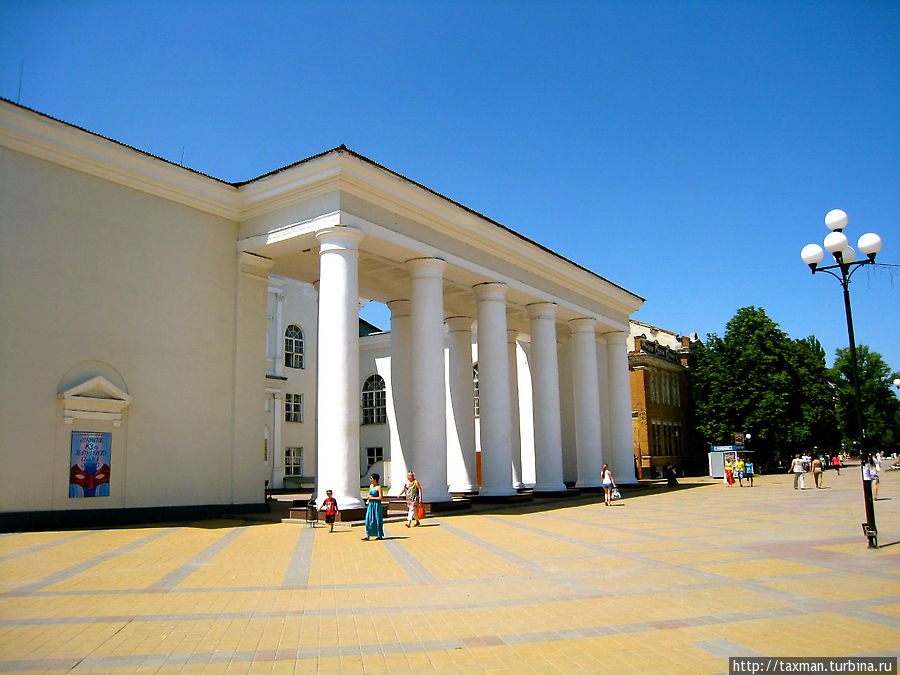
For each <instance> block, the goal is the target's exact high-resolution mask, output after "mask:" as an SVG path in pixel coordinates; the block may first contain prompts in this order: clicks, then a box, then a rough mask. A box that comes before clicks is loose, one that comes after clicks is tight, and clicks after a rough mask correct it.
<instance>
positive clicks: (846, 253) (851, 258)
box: [841, 246, 856, 263]
mask: <svg viewBox="0 0 900 675" xmlns="http://www.w3.org/2000/svg"><path fill="white" fill-rule="evenodd" d="M841 258H842V260H843V261H844V262H845V263H852V262H856V249H854V248H853V247H852V246H848V247H847V248H845V249H844V250H843V251H841Z"/></svg>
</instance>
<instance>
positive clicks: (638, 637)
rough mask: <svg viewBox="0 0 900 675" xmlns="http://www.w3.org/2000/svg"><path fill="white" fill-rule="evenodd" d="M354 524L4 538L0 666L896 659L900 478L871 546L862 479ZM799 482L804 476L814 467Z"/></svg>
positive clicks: (609, 666) (720, 667)
mask: <svg viewBox="0 0 900 675" xmlns="http://www.w3.org/2000/svg"><path fill="white" fill-rule="evenodd" d="M681 482H682V486H681V487H680V488H678V489H674V490H669V489H667V488H665V487H664V486H654V487H643V488H640V489H637V490H627V491H625V490H623V492H624V496H625V498H624V499H623V500H622V501H620V502H617V503H615V504H614V505H613V506H610V507H606V506H604V504H603V502H602V498H599V497H597V496H590V497H588V496H582V497H578V498H567V499H558V500H550V501H543V502H535V503H533V504H528V505H520V506H516V507H506V508H497V507H494V508H480V509H478V510H475V511H473V512H469V513H464V514H458V515H447V516H440V517H430V518H428V519H427V520H425V521H423V524H422V526H421V527H417V528H409V529H408V528H406V527H405V526H404V525H403V523H402V522H401V523H388V524H387V525H386V526H385V528H386V534H387V539H386V540H384V541H369V542H365V541H360V537H361V536H362V534H363V532H362V531H361V528H358V527H354V528H351V527H347V526H338V527H336V528H335V532H334V533H329V532H328V531H327V528H325V527H322V526H321V525H320V526H319V527H316V528H312V527H310V526H308V525H298V524H288V523H281V522H265V521H251V520H227V521H226V520H219V521H196V522H187V523H166V524H159V525H151V526H143V527H122V528H107V529H86V530H80V531H79V530H68V531H54V532H29V533H12V534H3V535H0V672H12V673H37V672H44V673H61V672H68V671H72V670H74V671H78V672H90V673H107V672H110V673H138V672H139V673H144V672H146V673H507V672H516V673H532V672H534V673H556V672H560V673H562V672H565V673H573V672H588V673H594V672H616V673H725V672H727V671H728V657H730V656H796V657H805V656H897V655H898V649H900V517H898V516H900V471H898V472H885V473H884V474H883V476H882V482H881V488H880V494H879V496H880V497H881V499H879V501H878V502H876V517H877V520H878V525H879V543H880V544H881V545H882V547H881V548H879V549H878V550H871V549H868V548H867V546H866V539H865V537H864V536H863V534H862V529H861V526H860V523H861V522H862V520H863V500H862V488H861V485H860V475H859V469H858V468H845V469H844V470H843V471H842V472H841V475H840V476H836V475H834V472H832V471H828V472H827V473H826V474H825V487H824V489H814V488H812V489H806V490H794V489H793V488H792V479H791V477H790V476H789V475H787V474H783V475H767V476H760V477H757V478H756V481H755V486H754V487H753V488H749V487H744V488H739V487H738V486H734V487H730V488H727V487H725V486H724V485H723V484H722V482H721V481H712V480H710V479H686V480H682V481H681ZM807 484H808V485H811V484H812V480H811V477H809V476H808V480H807Z"/></svg>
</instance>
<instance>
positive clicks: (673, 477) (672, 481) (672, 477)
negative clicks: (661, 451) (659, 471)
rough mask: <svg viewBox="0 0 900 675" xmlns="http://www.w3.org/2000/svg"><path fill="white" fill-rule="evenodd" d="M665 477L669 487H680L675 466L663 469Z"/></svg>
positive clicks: (667, 466) (667, 465)
mask: <svg viewBox="0 0 900 675" xmlns="http://www.w3.org/2000/svg"><path fill="white" fill-rule="evenodd" d="M663 475H664V476H665V478H666V483H667V485H668V486H669V487H678V478H677V474H676V473H675V467H674V466H672V465H671V464H666V468H665V469H663Z"/></svg>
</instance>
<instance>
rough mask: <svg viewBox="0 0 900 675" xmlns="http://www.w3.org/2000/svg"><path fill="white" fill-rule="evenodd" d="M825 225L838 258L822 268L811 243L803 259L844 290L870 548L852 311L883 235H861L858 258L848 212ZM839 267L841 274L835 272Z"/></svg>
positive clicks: (871, 521)
mask: <svg viewBox="0 0 900 675" xmlns="http://www.w3.org/2000/svg"><path fill="white" fill-rule="evenodd" d="M825 225H827V226H828V229H830V230H831V232H830V233H829V234H828V235H827V236H826V237H825V241H824V245H825V250H827V251H828V252H829V253H831V254H832V256H833V257H834V262H835V264H834V265H828V266H826V267H819V266H818V265H819V263H820V262H822V259H823V258H824V257H825V252H824V251H823V250H822V247H821V246H819V245H818V244H807V245H806V246H804V247H803V250H802V251H801V252H800V257H801V258H803V262H805V263H806V264H807V265H809V268H810V269H811V270H812V273H813V274H815V273H816V272H827V273H828V274H830V275H831V276H833V277H834V278H835V279H837V280H838V281H839V282H840V284H841V288H843V289H844V312H845V313H846V314H847V334H848V336H849V337H850V365H851V369H850V371H851V375H852V376H853V377H852V379H853V393H854V396H853V404H854V408H855V409H856V436H857V439H858V441H859V456H860V473H861V474H862V478H863V481H862V484H863V499H864V500H865V506H866V522H864V523H863V524H862V527H863V532H864V533H865V535H866V537H867V538H868V540H869V548H878V530H877V528H876V527H875V504H874V502H873V501H872V481H871V480H866V479H865V474H864V473H863V468H864V467H865V465H866V464H868V463H869V451H868V449H867V448H866V444H865V432H864V430H863V420H862V398H861V396H860V390H859V364H858V363H857V360H856V338H855V337H854V334H853V314H852V312H851V311H850V277H852V276H853V273H854V272H856V271H857V270H858V269H859V268H860V267H862V266H863V265H872V264H874V263H875V256H876V255H877V254H878V252H879V251H880V250H881V237H879V236H878V235H877V234H874V233H872V232H869V233H867V234H864V235H863V236H861V237H860V238H859V241H858V242H857V246H859V250H860V253H864V254H865V255H866V259H865V260H860V261H857V260H856V251H855V250H853V247H852V246H850V243H849V241H848V240H847V235H845V234H844V228H845V227H847V214H846V213H844V212H843V211H841V210H840V209H832V210H831V211H829V212H828V213H827V214H826V215H825ZM832 270H837V271H838V273H839V274H837V273H835V272H833V271H832Z"/></svg>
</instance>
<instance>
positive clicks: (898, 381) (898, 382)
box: [894, 378, 900, 389]
mask: <svg viewBox="0 0 900 675" xmlns="http://www.w3.org/2000/svg"><path fill="white" fill-rule="evenodd" d="M894 386H895V387H897V389H900V378H897V379H896V380H894Z"/></svg>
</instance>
